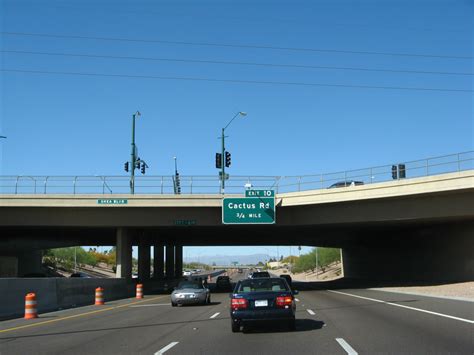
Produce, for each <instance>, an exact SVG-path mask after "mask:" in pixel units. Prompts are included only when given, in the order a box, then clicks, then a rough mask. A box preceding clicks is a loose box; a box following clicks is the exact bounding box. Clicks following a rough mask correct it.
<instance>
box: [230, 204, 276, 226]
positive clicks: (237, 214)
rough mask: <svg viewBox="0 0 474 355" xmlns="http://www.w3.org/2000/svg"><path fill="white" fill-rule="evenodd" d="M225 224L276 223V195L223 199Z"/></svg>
mask: <svg viewBox="0 0 474 355" xmlns="http://www.w3.org/2000/svg"><path fill="white" fill-rule="evenodd" d="M222 223H224V224H273V223H275V198H274V197H245V198H242V197H228V198H224V199H223V200H222Z"/></svg>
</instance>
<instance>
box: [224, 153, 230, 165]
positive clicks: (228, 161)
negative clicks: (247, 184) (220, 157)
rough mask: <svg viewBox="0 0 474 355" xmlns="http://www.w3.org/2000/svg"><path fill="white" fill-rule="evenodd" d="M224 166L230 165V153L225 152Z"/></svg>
mask: <svg viewBox="0 0 474 355" xmlns="http://www.w3.org/2000/svg"><path fill="white" fill-rule="evenodd" d="M225 166H226V167H227V168H228V167H229V166H230V153H229V152H225Z"/></svg>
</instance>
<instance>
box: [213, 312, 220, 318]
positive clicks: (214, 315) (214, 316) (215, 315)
mask: <svg viewBox="0 0 474 355" xmlns="http://www.w3.org/2000/svg"><path fill="white" fill-rule="evenodd" d="M219 314H221V312H217V313H215V314H213V315H212V316H211V319H213V318H216V317H217V316H218V315H219Z"/></svg>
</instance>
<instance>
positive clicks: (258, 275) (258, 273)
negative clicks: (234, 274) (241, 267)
mask: <svg viewBox="0 0 474 355" xmlns="http://www.w3.org/2000/svg"><path fill="white" fill-rule="evenodd" d="M252 277H253V278H257V277H270V274H269V273H268V272H266V271H261V272H254V273H253V274H252Z"/></svg>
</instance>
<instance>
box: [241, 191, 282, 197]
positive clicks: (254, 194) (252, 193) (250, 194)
mask: <svg viewBox="0 0 474 355" xmlns="http://www.w3.org/2000/svg"><path fill="white" fill-rule="evenodd" d="M245 197H275V191H274V190H245Z"/></svg>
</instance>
